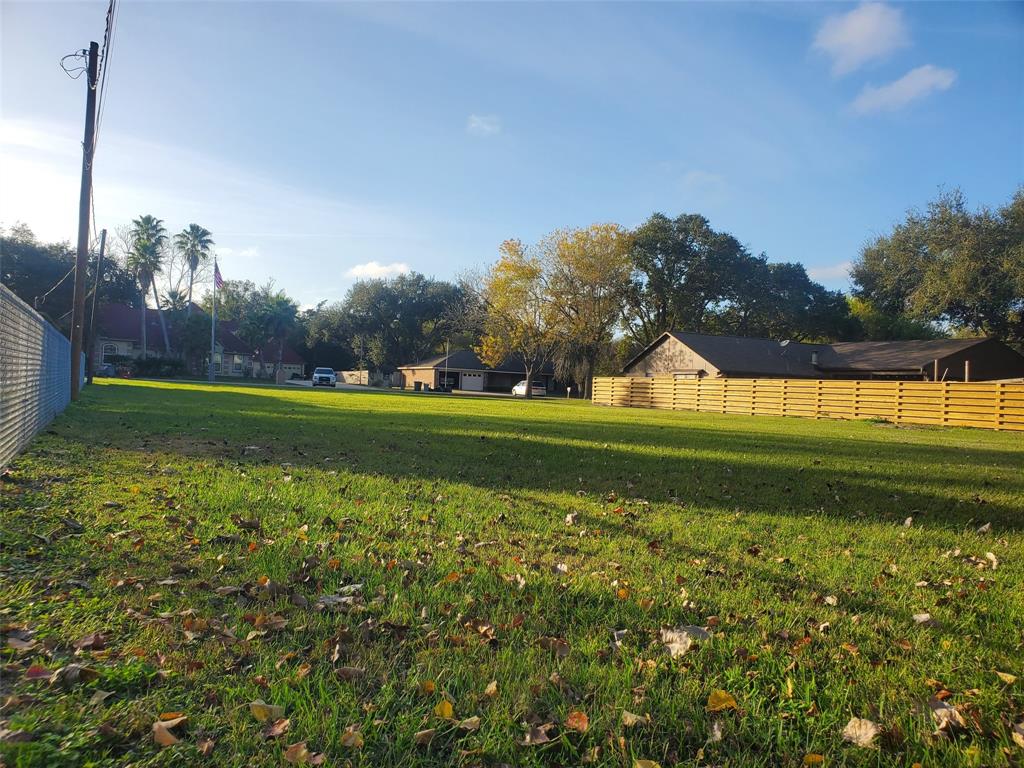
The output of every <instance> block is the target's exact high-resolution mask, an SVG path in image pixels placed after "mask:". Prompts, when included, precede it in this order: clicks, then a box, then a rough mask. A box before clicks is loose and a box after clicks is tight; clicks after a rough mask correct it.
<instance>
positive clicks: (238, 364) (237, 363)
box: [232, 355, 242, 373]
mask: <svg viewBox="0 0 1024 768" xmlns="http://www.w3.org/2000/svg"><path fill="white" fill-rule="evenodd" d="M232 370H233V371H235V372H236V373H241V371H242V356H241V355H235V360H234V364H233V365H232Z"/></svg>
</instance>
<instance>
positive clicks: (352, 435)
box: [57, 386, 1024, 530]
mask: <svg viewBox="0 0 1024 768" xmlns="http://www.w3.org/2000/svg"><path fill="white" fill-rule="evenodd" d="M332 394H333V393H331V394H328V395H326V396H322V397H320V398H319V399H316V400H312V399H311V400H310V401H308V402H304V401H302V400H296V399H288V400H283V399H281V398H280V397H278V396H276V395H277V392H275V391H274V390H269V391H263V392H261V393H259V394H256V393H251V392H239V391H237V390H233V391H228V390H226V391H222V392H208V391H203V390H200V389H191V388H188V387H180V388H175V387H160V388H155V387H126V386H117V387H109V388H107V387H102V388H98V389H97V390H95V391H90V392H89V393H88V395H87V397H86V399H85V400H84V402H83V404H82V406H80V407H77V408H73V409H71V410H70V411H69V412H68V414H67V416H65V417H64V419H62V420H61V421H60V422H58V426H57V429H58V430H59V434H60V435H61V436H62V437H63V438H65V439H71V440H79V441H82V442H87V443H89V444H100V445H105V446H109V447H112V448H117V449H124V450H140V449H142V450H147V451H162V452H169V453H177V454H180V455H183V456H211V455H213V456H217V457H221V458H225V459H237V460H238V461H241V462H245V463H254V464H267V465H276V464H280V463H282V462H289V463H291V464H292V465H295V466H297V467H301V466H310V467H314V466H316V467H319V468H321V469H322V468H337V469H344V470H348V471H354V472H359V473H362V474H375V475H384V476H389V477H396V478H415V479H420V480H424V481H434V480H437V481H448V482H459V483H466V484H470V485H474V486H478V487H481V488H486V489H490V490H494V491H498V492H516V491H525V490H537V491H547V492H565V493H575V492H577V491H580V490H583V491H586V492H588V493H599V494H607V493H611V492H613V491H614V492H617V493H618V494H619V495H620V496H629V497H641V498H645V499H647V500H649V501H667V500H675V501H679V502H681V503H684V504H687V505H694V506H698V507H714V508H721V509H736V510H740V511H753V512H774V513H780V514H787V515H807V514H812V515H821V516H827V517H834V518H836V519H837V520H840V519H850V518H851V517H853V516H856V517H857V519H862V520H876V521H886V522H892V521H894V520H900V521H902V519H903V518H904V517H906V516H913V517H914V518H915V523H916V524H920V525H925V526H927V525H934V526H940V527H948V526H964V525H970V524H973V523H976V522H978V521H981V520H984V521H993V522H995V523H996V524H998V525H1000V526H1002V527H1004V528H1010V529H1014V530H1019V529H1020V528H1022V527H1024V518H1022V516H1021V515H1020V511H1019V504H1017V503H1015V500H1017V499H1019V498H1021V497H1022V496H1024V474H1022V473H1021V472H1020V464H1021V460H1022V458H1024V451H1014V450H1005V449H1001V448H994V447H988V446H977V445H972V446H970V447H967V448H965V447H964V445H963V444H962V440H953V439H950V437H949V434H948V433H946V432H943V431H940V430H932V431H930V433H929V434H934V436H935V441H934V442H928V443H920V442H914V441H913V440H902V439H901V434H900V432H898V431H894V430H888V429H885V430H883V429H879V430H878V431H877V432H874V430H873V428H871V427H869V426H866V425H860V424H837V423H835V422H817V423H815V422H803V423H800V422H796V420H785V421H783V420H781V419H767V420H766V419H758V418H756V417H750V418H749V420H748V417H729V416H722V417H716V416H712V415H707V414H702V415H700V416H699V417H698V418H699V419H700V422H699V423H695V422H694V421H693V420H690V419H687V418H686V416H685V415H682V414H680V419H679V421H678V423H677V424H666V423H665V422H664V421H661V422H660V423H653V424H652V423H645V420H644V417H649V415H650V412H648V411H641V412H636V416H637V418H636V419H633V418H629V419H623V418H621V417H622V416H624V415H626V414H624V413H622V412H621V411H619V412H609V411H607V410H605V409H599V410H598V409H594V410H591V408H590V407H588V406H586V405H579V406H577V407H575V408H570V409H566V410H565V411H564V414H565V417H563V420H556V419H557V418H558V416H556V415H555V413H556V412H555V411H552V410H549V409H547V408H544V409H529V410H527V409H525V408H520V409H519V411H518V412H516V411H513V410H512V408H513V407H515V405H520V404H510V403H508V402H507V401H506V402H505V403H504V408H505V412H504V413H492V412H490V411H488V412H481V411H480V405H483V404H482V403H480V402H479V400H474V402H473V403H472V404H467V405H466V406H464V407H462V408H461V409H460V403H461V402H465V400H464V399H459V398H452V397H442V396H438V399H437V400H435V401H434V402H436V403H437V406H436V407H432V408H431V409H430V410H426V409H419V408H420V405H421V404H422V403H424V402H426V401H425V400H424V399H422V396H420V397H416V396H413V395H405V396H403V395H401V394H395V395H393V396H392V397H394V398H395V400H394V402H395V407H394V408H390V407H389V401H391V399H392V398H391V397H377V398H371V397H367V395H366V394H364V393H358V392H357V393H344V394H338V395H333V396H332ZM413 399H415V400H416V406H415V407H416V408H417V410H412V407H411V404H410V401H411V400H413ZM632 415H633V413H630V414H629V416H632ZM566 417H567V418H566ZM570 418H571V419H572V420H569V419H570ZM715 418H721V419H723V420H724V421H723V428H722V429H714V428H709V427H708V426H707V422H708V420H710V419H715ZM739 420H742V422H741V421H739ZM744 422H748V423H749V429H744V427H745V426H747V425H746V423H744ZM794 422H796V423H794ZM790 424H792V428H791V429H789V428H788V426H789V425H790ZM843 429H846V430H849V435H843V434H842V433H841V432H838V431H837V430H843ZM815 433H818V434H815ZM915 439H919V437H918V438H915ZM249 445H256V446H259V447H260V448H261V450H260V451H258V452H253V453H251V454H247V453H246V452H245V451H244V447H245V446H249ZM327 457H330V458H331V459H333V460H334V461H333V462H332V463H331V464H324V463H323V460H324V459H325V458H327Z"/></svg>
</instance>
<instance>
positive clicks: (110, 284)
mask: <svg viewBox="0 0 1024 768" xmlns="http://www.w3.org/2000/svg"><path fill="white" fill-rule="evenodd" d="M0 254H2V257H0V282H3V284H4V285H5V286H7V287H8V288H9V289H10V290H12V291H13V292H14V293H15V295H16V296H18V297H19V298H20V299H21V300H22V301H24V302H25V303H26V304H28V305H29V306H33V307H35V309H36V310H37V311H38V312H40V313H41V314H42V315H43V316H44V317H46V318H47V319H48V320H49V321H50V322H51V323H52V324H53V325H54V326H56V327H57V328H60V329H62V330H64V331H65V332H66V333H70V330H71V304H72V300H73V294H74V285H75V281H74V280H73V279H72V270H73V268H74V266H75V252H74V249H73V248H71V246H70V245H69V244H68V243H41V242H39V241H38V240H37V239H36V236H35V234H34V233H33V232H32V230H31V229H29V227H28V226H26V225H25V224H21V223H18V224H15V225H14V226H12V227H11V228H10V229H9V230H6V231H5V230H4V229H3V228H0ZM95 281H96V259H95V258H94V259H92V260H91V262H90V264H89V271H88V272H87V273H86V279H85V283H86V285H87V286H88V287H89V290H90V291H91V290H92V286H93V285H95ZM137 301H138V289H137V288H136V285H135V279H134V278H133V277H132V275H131V274H130V273H129V272H128V271H127V270H125V269H124V268H123V267H122V266H121V264H119V263H118V261H117V259H116V258H112V257H111V254H110V253H108V255H107V257H105V258H104V260H103V275H102V279H101V280H100V283H99V295H98V296H97V304H98V305H99V306H102V305H104V304H111V303H115V302H118V303H124V304H132V305H134V304H135V303H136V302H137Z"/></svg>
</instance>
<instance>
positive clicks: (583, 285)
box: [541, 224, 632, 397]
mask: <svg viewBox="0 0 1024 768" xmlns="http://www.w3.org/2000/svg"><path fill="white" fill-rule="evenodd" d="M630 242H631V238H630V236H629V234H628V233H627V232H625V231H623V229H622V228H621V227H619V226H618V225H617V224H594V225H591V226H590V227H586V228H584V229H572V230H560V231H557V232H554V233H552V234H551V235H549V236H548V237H547V238H545V240H544V241H543V243H542V245H541V249H542V252H543V266H544V269H545V271H546V273H547V277H546V283H547V290H548V292H549V294H550V302H551V308H552V310H553V312H554V322H555V324H556V328H555V329H554V330H555V332H556V335H557V337H558V344H557V345H556V348H555V353H554V358H555V369H556V373H557V374H558V376H559V378H562V379H565V380H570V379H571V380H575V381H576V382H577V383H578V384H579V385H580V392H581V394H582V396H583V397H589V395H590V380H591V377H592V376H593V374H594V370H595V369H596V368H597V365H598V362H599V360H600V359H601V358H602V357H603V356H606V355H607V354H608V353H609V351H610V349H611V346H610V345H611V341H612V334H613V331H614V329H615V327H616V325H617V324H618V322H619V320H620V319H621V317H622V305H623V301H624V299H625V296H626V292H627V290H628V288H629V278H630V272H631V266H632V264H631V261H630V255H629V247H630Z"/></svg>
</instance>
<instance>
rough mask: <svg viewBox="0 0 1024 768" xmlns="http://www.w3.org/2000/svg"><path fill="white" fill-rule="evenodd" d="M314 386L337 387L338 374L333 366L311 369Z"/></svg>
mask: <svg viewBox="0 0 1024 768" xmlns="http://www.w3.org/2000/svg"><path fill="white" fill-rule="evenodd" d="M313 386H314V387H337V386H338V374H336V373H335V372H334V369H333V368H317V369H316V370H314V371H313Z"/></svg>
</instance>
